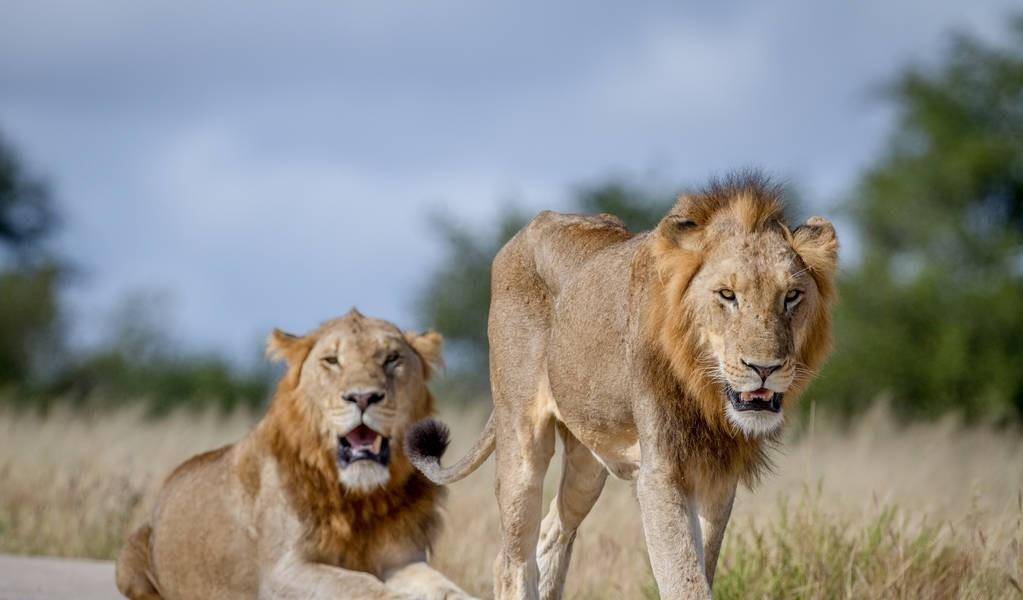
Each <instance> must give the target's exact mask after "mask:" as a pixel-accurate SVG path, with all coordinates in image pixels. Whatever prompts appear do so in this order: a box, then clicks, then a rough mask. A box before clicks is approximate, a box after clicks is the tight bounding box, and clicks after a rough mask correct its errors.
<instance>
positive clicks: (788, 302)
mask: <svg viewBox="0 0 1023 600" xmlns="http://www.w3.org/2000/svg"><path fill="white" fill-rule="evenodd" d="M802 297H803V290H789V291H788V293H787V294H785V306H789V307H791V306H793V305H794V304H795V303H796V302H797V301H798V300H799V299H800V298H802Z"/></svg>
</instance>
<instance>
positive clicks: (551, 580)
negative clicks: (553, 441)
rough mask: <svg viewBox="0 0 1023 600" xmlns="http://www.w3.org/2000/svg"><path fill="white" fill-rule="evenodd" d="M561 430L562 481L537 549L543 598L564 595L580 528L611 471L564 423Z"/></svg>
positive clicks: (560, 426)
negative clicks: (563, 447) (573, 548)
mask: <svg viewBox="0 0 1023 600" xmlns="http://www.w3.org/2000/svg"><path fill="white" fill-rule="evenodd" d="M558 433H559V434H560V435H561V441H562V442H563V444H564V446H565V453H564V456H563V460H562V472H561V484H560V485H559V486H558V493H557V495H556V496H554V500H553V501H552V502H551V508H550V510H549V511H548V512H547V516H546V517H544V520H543V524H542V525H541V526H540V543H539V545H538V546H537V549H536V555H537V563H538V565H539V569H540V598H542V599H544V600H556V599H558V598H561V595H562V592H563V590H564V587H565V575H566V574H567V573H568V566H569V564H570V563H571V561H572V545H573V543H574V542H575V534H576V530H578V528H579V525H580V524H581V523H582V522H583V519H585V518H586V515H588V514H589V512H590V509H592V508H593V505H594V504H595V503H596V502H597V498H599V497H600V492H601V491H602V490H603V489H604V482H605V481H606V480H607V470H605V469H604V466H603V465H601V464H600V463H599V462H598V461H597V459H596V458H594V457H593V453H592V452H590V450H589V448H587V447H586V446H584V445H583V444H582V443H581V442H579V440H577V439H576V438H575V436H573V435H572V434H571V433H569V431H568V430H567V429H566V428H565V426H564V425H559V426H558Z"/></svg>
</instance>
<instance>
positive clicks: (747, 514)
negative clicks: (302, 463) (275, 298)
mask: <svg viewBox="0 0 1023 600" xmlns="http://www.w3.org/2000/svg"><path fill="white" fill-rule="evenodd" d="M442 416H444V417H445V418H446V419H447V420H448V421H449V422H450V423H451V424H452V425H453V428H454V431H455V435H454V439H455V443H454V447H453V448H452V450H451V456H456V455H457V454H458V453H459V452H461V451H462V450H464V448H465V447H466V446H468V445H469V444H470V443H471V441H472V439H473V438H474V436H475V435H476V432H477V431H478V427H479V424H480V423H481V422H482V418H483V416H484V415H482V414H476V413H473V414H465V413H459V414H454V413H452V414H447V415H442ZM254 420H255V418H254V417H253V416H251V415H242V414H238V415H234V416H231V417H229V418H226V419H224V418H217V417H214V416H204V417H196V416H185V415H178V416H173V417H170V418H167V419H163V420H160V421H155V422H154V421H146V420H144V419H143V418H142V417H141V415H140V414H138V413H132V412H120V413H115V414H102V415H94V416H91V417H89V416H85V417H83V416H82V415H79V414H71V413H57V414H52V415H50V416H49V417H48V418H46V419H38V418H34V417H27V416H16V415H13V414H11V413H4V412H0V552H15V553H23V554H47V555H62V556H85V557H93V558H110V557H113V556H114V555H115V554H116V551H117V548H118V545H119V543H120V540H121V537H122V535H123V533H124V531H125V529H126V527H128V526H129V524H131V523H134V522H135V521H137V520H138V519H139V518H140V515H141V514H143V511H144V510H145V509H146V508H147V503H148V499H149V498H151V496H152V492H153V491H154V489H155V488H156V486H158V485H159V483H160V481H161V480H162V478H163V476H164V475H165V474H166V473H167V472H168V471H169V470H170V469H171V468H172V467H173V466H174V465H175V464H176V463H178V462H179V461H181V460H183V459H184V458H187V457H188V456H189V455H191V454H193V453H195V452H197V451H199V450H203V449H207V448H211V447H214V446H217V445H220V444H222V443H225V442H229V441H232V440H235V439H237V438H238V437H240V436H241V435H242V434H244V432H245V431H246V430H247V429H248V428H249V427H250V426H251V424H252V423H253V422H254ZM557 464H558V459H557V458H555V462H554V465H555V466H556V465H557ZM777 464H778V467H777V472H776V473H775V474H774V475H772V476H770V477H768V478H767V479H766V480H765V482H764V484H763V485H762V486H761V487H760V488H758V489H757V490H756V491H755V492H750V491H748V490H743V491H742V492H741V493H740V496H739V499H738V500H737V504H736V510H735V516H734V517H733V521H732V525H731V526H730V528H729V534H728V537H727V539H726V542H725V549H724V556H723V558H722V562H721V565H720V567H719V576H718V581H717V584H716V586H715V587H716V589H715V595H716V596H717V597H721V598H774V597H779V598H794V597H806V598H842V597H845V598H865V597H867V598H869V597H876V598H953V597H955V598H998V597H1001V598H1020V597H1023V590H1020V583H1021V582H1023V440H1021V438H1020V436H1019V434H1018V432H1017V433H997V432H994V431H991V430H987V429H964V428H961V427H959V426H957V425H956V424H955V423H953V422H944V423H939V424H931V425H918V426H913V427H909V428H906V429H898V428H896V427H895V426H894V425H893V424H892V422H891V420H890V419H889V418H887V416H886V415H885V413H884V412H883V411H875V412H874V413H872V414H870V415H868V416H867V417H866V418H864V419H863V420H861V421H860V422H859V423H858V424H857V425H856V426H855V427H854V428H853V429H852V430H851V431H849V432H846V433H839V432H838V431H836V430H834V429H831V428H828V427H820V426H819V425H818V426H817V427H815V428H814V430H813V431H812V432H809V433H808V434H806V435H804V436H802V437H801V438H800V439H798V440H794V441H792V442H790V443H789V444H787V445H786V446H785V447H784V448H783V450H782V452H780V453H779V455H778V460H777ZM556 471H557V469H556V468H552V473H551V475H550V478H549V479H548V483H549V485H548V486H546V489H547V490H548V493H547V496H548V500H549V496H550V491H549V490H551V489H553V487H554V482H555V481H556V479H555V477H556ZM447 513H448V514H447V523H448V527H447V528H446V532H445V534H444V536H443V538H442V539H441V541H440V543H439V545H438V548H437V553H436V556H435V560H434V562H435V564H436V565H437V566H438V567H439V568H440V569H441V570H443V571H444V572H446V573H448V574H450V575H451V576H452V577H453V578H454V579H455V580H457V581H458V582H460V583H461V584H462V585H464V586H465V587H466V588H467V589H469V590H471V591H473V592H475V593H477V594H479V595H480V596H482V597H487V596H489V587H490V568H491V563H492V560H493V557H494V555H495V553H496V550H497V543H498V539H499V532H498V519H497V511H496V507H495V503H494V500H493V471H492V466H491V465H490V464H489V463H488V464H487V465H486V466H485V467H484V468H482V469H481V470H480V472H478V473H476V474H474V475H473V476H472V477H470V478H469V479H467V480H465V481H463V482H461V483H459V484H456V485H454V486H452V489H451V495H450V500H449V503H448V511H447ZM569 596H570V597H573V598H643V597H655V596H656V592H655V591H654V589H653V587H652V585H651V578H650V574H649V568H648V566H647V561H646V556H645V551H644V548H643V537H642V531H641V529H640V524H639V516H638V510H637V508H636V505H635V501H634V499H633V495H632V490H631V488H630V486H629V485H628V484H626V483H623V482H620V481H611V482H610V483H609V485H608V488H607V489H606V491H605V493H604V495H603V496H602V498H601V500H600V502H599V503H598V504H597V506H596V508H595V509H594V512H593V513H592V514H591V515H590V517H589V518H588V519H587V521H586V522H585V523H584V524H583V527H582V528H581V530H580V533H579V537H578V539H577V541H576V545H575V556H574V560H573V566H572V570H571V571H570V573H569Z"/></svg>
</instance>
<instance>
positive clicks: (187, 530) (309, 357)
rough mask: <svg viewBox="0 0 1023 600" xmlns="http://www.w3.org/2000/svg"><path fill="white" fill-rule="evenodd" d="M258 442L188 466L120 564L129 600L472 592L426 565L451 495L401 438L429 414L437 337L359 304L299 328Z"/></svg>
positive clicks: (279, 336) (379, 597)
mask: <svg viewBox="0 0 1023 600" xmlns="http://www.w3.org/2000/svg"><path fill="white" fill-rule="evenodd" d="M268 352H269V353H270V354H271V355H272V356H273V357H275V358H280V359H283V360H285V361H287V374H286V375H285V376H284V378H283V380H282V381H281V382H280V384H279V386H278V388H277V392H276V394H275V396H274V398H273V402H272V404H271V406H270V409H269V411H268V412H267V414H266V416H265V417H264V418H263V420H262V421H261V422H260V423H259V425H258V426H257V427H256V428H255V430H254V431H252V432H251V433H250V434H249V435H247V436H246V437H245V438H243V439H242V440H241V441H239V442H238V443H236V444H233V445H230V446H225V447H223V448H220V449H218V450H213V451H211V452H207V453H205V454H200V455H198V456H195V457H193V458H192V459H190V460H188V461H187V462H185V463H184V464H182V465H181V466H179V467H178V468H177V470H175V471H174V472H173V473H172V474H171V475H170V477H169V478H168V479H167V481H166V483H165V484H164V487H163V490H162V491H161V492H160V496H159V498H158V499H157V502H156V506H155V508H154V510H153V513H152V516H151V517H150V519H149V521H148V522H147V523H145V524H143V525H142V526H141V527H140V528H139V529H138V530H137V531H135V532H134V533H133V534H132V535H131V536H129V538H128V540H127V543H126V544H125V547H124V549H123V550H122V551H121V555H120V557H119V558H118V560H117V587H118V589H120V591H121V593H123V594H124V595H126V596H128V597H129V598H132V599H133V600H143V599H146V600H154V599H159V598H163V599H166V600H172V599H182V600H197V599H210V600H213V599H216V600H230V599H238V600H241V599H252V598H257V597H258V598H266V599H290V598H294V599H298V598H302V599H323V600H327V599H331V600H337V599H366V600H385V599H390V600H397V599H406V600H408V599H417V598H418V599H431V600H432V599H438V600H439V599H462V598H469V596H467V595H466V594H465V593H464V592H462V591H461V590H459V589H458V587H457V586H455V585H454V584H453V583H451V582H450V581H448V580H447V579H445V578H444V576H442V575H441V574H440V573H438V572H436V571H434V570H433V569H431V568H430V567H429V566H427V564H426V554H427V551H428V549H429V548H430V544H431V542H432V541H433V539H434V538H435V536H436V534H437V533H438V529H439V527H440V517H439V515H438V512H437V511H438V503H439V501H440V500H441V497H442V496H443V489H442V488H439V487H437V486H436V485H434V484H433V483H431V482H430V481H428V480H427V479H426V478H425V477H423V476H422V475H421V474H419V473H417V472H416V471H415V470H414V469H413V468H412V466H411V465H410V464H409V462H408V460H407V459H406V458H405V455H404V453H403V450H402V448H401V444H392V443H391V440H395V439H397V440H401V439H402V436H403V435H404V432H405V431H406V429H407V428H408V426H409V425H410V424H411V423H413V422H415V421H417V420H419V419H423V418H425V417H427V416H429V415H430V414H431V412H432V410H433V406H432V405H433V400H432V398H431V396H430V392H429V391H428V390H427V388H426V380H427V378H428V377H429V375H430V370H431V367H432V366H434V365H436V364H437V363H439V362H440V360H441V338H440V336H439V335H438V334H436V333H433V332H430V333H425V334H415V333H407V332H406V333H402V332H401V331H400V330H398V329H397V328H396V327H395V326H394V325H391V324H390V323H387V322H385V321H380V320H377V319H371V318H367V317H364V316H362V315H361V314H359V313H358V312H357V311H354V310H353V311H352V312H350V313H349V314H347V315H346V316H344V317H342V318H340V319H336V320H333V321H329V322H327V323H325V324H323V325H322V326H321V327H320V328H319V329H317V330H316V331H314V332H313V333H311V334H309V335H307V336H305V337H296V336H292V335H288V334H285V333H282V332H280V331H274V333H273V335H272V336H271V337H270V341H269V347H268Z"/></svg>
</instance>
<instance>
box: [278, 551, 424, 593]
mask: <svg viewBox="0 0 1023 600" xmlns="http://www.w3.org/2000/svg"><path fill="white" fill-rule="evenodd" d="M259 598H260V600H299V599H301V600H336V599H337V598H346V599H350V600H413V599H414V598H420V596H411V595H407V594H403V593H401V592H399V591H397V590H392V589H389V588H388V587H387V586H385V585H384V582H382V581H380V580H379V579H377V578H376V577H374V576H373V575H370V574H369V573H363V572H361V571H349V570H347V569H341V568H339V567H334V566H330V565H322V564H317V563H311V562H307V561H304V560H301V559H298V558H294V559H291V558H286V559H284V560H281V561H280V562H278V563H277V565H276V566H275V567H274V568H273V569H271V570H270V572H269V573H267V574H266V576H265V577H264V579H263V581H262V582H261V583H260V586H259Z"/></svg>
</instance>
